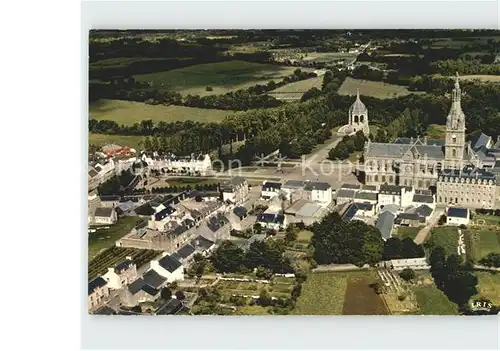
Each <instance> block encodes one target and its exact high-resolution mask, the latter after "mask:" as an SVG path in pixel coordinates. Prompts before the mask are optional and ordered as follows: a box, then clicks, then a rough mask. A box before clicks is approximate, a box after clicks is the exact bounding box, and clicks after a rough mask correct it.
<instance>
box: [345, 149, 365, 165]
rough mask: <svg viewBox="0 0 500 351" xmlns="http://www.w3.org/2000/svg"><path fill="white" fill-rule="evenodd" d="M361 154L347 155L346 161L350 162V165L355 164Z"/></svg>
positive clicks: (359, 152)
mask: <svg viewBox="0 0 500 351" xmlns="http://www.w3.org/2000/svg"><path fill="white" fill-rule="evenodd" d="M362 154H363V151H354V152H353V153H352V154H350V155H349V157H348V160H349V161H351V162H352V163H356V161H357V160H358V159H359V158H360V157H361V155H362Z"/></svg>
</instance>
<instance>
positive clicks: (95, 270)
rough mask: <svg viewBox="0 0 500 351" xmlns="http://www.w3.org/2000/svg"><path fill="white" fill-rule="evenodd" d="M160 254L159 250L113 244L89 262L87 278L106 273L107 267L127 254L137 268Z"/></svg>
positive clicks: (120, 260) (115, 263)
mask: <svg viewBox="0 0 500 351" xmlns="http://www.w3.org/2000/svg"><path fill="white" fill-rule="evenodd" d="M160 254H161V251H154V250H140V249H133V248H123V247H116V246H113V247H111V248H109V249H107V250H106V251H104V252H102V253H100V254H99V255H97V256H96V257H95V258H94V259H93V260H92V261H90V262H89V270H88V279H89V280H92V279H94V278H95V277H98V276H99V275H102V274H104V273H106V272H107V270H108V268H112V267H114V266H116V265H117V264H118V263H120V262H122V261H124V260H125V259H126V258H127V257H128V256H130V257H132V261H134V263H135V264H136V265H137V268H139V267H141V266H143V265H144V264H146V263H148V262H149V261H151V260H152V259H153V258H155V257H157V256H158V255H160Z"/></svg>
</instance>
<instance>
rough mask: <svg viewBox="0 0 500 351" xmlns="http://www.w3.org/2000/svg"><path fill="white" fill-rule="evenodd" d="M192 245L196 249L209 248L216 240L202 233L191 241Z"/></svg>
mask: <svg viewBox="0 0 500 351" xmlns="http://www.w3.org/2000/svg"><path fill="white" fill-rule="evenodd" d="M191 245H192V246H193V247H195V248H196V249H202V250H208V249H210V248H211V247H212V246H213V245H214V242H213V241H211V240H208V239H207V238H205V237H203V236H201V235H198V236H197V237H196V238H194V239H193V240H192V241H191Z"/></svg>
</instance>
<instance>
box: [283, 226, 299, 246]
mask: <svg viewBox="0 0 500 351" xmlns="http://www.w3.org/2000/svg"><path fill="white" fill-rule="evenodd" d="M297 236H298V234H297V232H296V231H295V230H293V229H292V230H288V228H287V230H286V233H285V242H286V243H288V244H290V243H292V242H294V241H295V240H297Z"/></svg>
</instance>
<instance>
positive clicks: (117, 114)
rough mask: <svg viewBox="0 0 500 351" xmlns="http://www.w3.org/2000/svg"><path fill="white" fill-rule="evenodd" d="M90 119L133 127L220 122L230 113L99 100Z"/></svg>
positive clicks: (94, 104)
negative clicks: (165, 123)
mask: <svg viewBox="0 0 500 351" xmlns="http://www.w3.org/2000/svg"><path fill="white" fill-rule="evenodd" d="M89 110H90V111H89V112H90V118H93V119H96V120H110V121H115V122H117V123H118V124H124V125H133V124H134V123H140V122H141V121H143V120H149V119H150V120H152V121H153V122H155V123H157V122H160V121H165V122H175V121H186V120H191V121H197V122H220V121H221V120H223V119H224V117H226V116H227V115H230V114H231V113H232V111H227V110H216V109H202V108H196V107H185V106H173V105H170V106H164V105H148V104H145V103H143V102H136V101H125V100H106V99H101V100H99V101H97V102H95V103H93V104H91V105H90V108H89Z"/></svg>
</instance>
